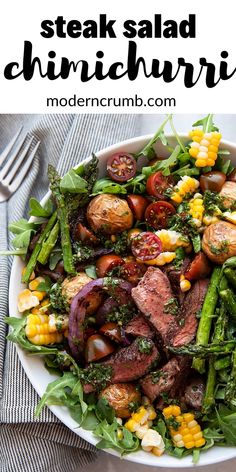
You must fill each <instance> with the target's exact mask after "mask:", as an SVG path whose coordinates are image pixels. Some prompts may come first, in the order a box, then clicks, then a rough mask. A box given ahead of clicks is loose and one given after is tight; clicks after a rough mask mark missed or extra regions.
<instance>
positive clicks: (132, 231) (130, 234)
mask: <svg viewBox="0 0 236 472" xmlns="http://www.w3.org/2000/svg"><path fill="white" fill-rule="evenodd" d="M140 233H142V230H141V229H140V228H132V229H130V230H129V231H128V242H129V244H130V243H131V241H132V239H133V238H135V236H138V234H140Z"/></svg>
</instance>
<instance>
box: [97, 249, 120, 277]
mask: <svg viewBox="0 0 236 472" xmlns="http://www.w3.org/2000/svg"><path fill="white" fill-rule="evenodd" d="M122 264H124V260H123V259H122V258H121V257H120V256H117V255H116V254H106V255H105V256H101V257H99V259H98V260H97V262H96V272H97V276H98V277H105V275H106V274H107V273H108V272H110V270H112V269H114V267H117V266H119V265H122Z"/></svg>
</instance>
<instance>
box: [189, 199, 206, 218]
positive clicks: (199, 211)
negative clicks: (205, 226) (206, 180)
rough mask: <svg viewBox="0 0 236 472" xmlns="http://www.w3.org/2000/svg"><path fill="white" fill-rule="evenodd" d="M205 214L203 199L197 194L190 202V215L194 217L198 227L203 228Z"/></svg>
mask: <svg viewBox="0 0 236 472" xmlns="http://www.w3.org/2000/svg"><path fill="white" fill-rule="evenodd" d="M203 213H204V205H203V197H202V195H201V194H200V193H196V194H195V195H194V196H193V198H192V199H191V200H190V202H189V214H190V215H191V216H192V218H193V220H194V221H195V223H196V226H201V223H202V218H203Z"/></svg>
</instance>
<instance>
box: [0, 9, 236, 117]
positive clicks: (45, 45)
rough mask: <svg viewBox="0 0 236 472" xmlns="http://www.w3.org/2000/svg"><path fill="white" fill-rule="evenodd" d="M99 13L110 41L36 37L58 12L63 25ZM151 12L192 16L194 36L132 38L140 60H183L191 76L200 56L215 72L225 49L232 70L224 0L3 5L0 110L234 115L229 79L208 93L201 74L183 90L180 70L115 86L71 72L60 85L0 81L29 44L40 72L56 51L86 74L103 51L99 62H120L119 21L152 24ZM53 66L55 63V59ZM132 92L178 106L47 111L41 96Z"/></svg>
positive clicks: (231, 32) (229, 17)
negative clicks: (167, 79) (107, 21)
mask: <svg viewBox="0 0 236 472" xmlns="http://www.w3.org/2000/svg"><path fill="white" fill-rule="evenodd" d="M101 13H107V15H108V16H109V17H110V18H111V19H116V20H117V23H116V25H115V28H116V31H117V36H118V38H117V39H102V40H100V39H83V38H78V39H72V38H67V39H60V38H56V37H54V38H52V39H44V38H42V36H41V35H40V30H41V27H40V24H41V21H42V20H44V19H52V20H55V19H56V17H57V16H58V15H63V16H64V17H65V19H66V20H68V21H69V20H71V19H78V20H80V21H84V20H86V19H97V18H98V15H99V14H101ZM154 13H157V14H158V13H159V14H160V13H161V14H162V16H163V21H164V20H167V19H175V20H177V21H180V20H182V19H186V18H187V17H188V15H189V13H195V14H196V16H197V35H196V39H182V38H180V39H177V40H176V39H139V40H136V41H137V43H138V52H139V55H142V56H144V57H145V58H146V62H147V64H150V61H151V59H152V58H158V59H159V60H160V61H163V60H170V61H172V62H173V64H176V60H177V58H178V57H184V58H185V60H186V61H189V62H191V63H193V64H194V65H195V66H196V67H197V68H196V73H197V71H199V58H200V57H206V58H207V59H208V60H209V61H210V62H214V63H215V64H216V68H218V67H219V62H220V52H221V51H222V50H227V51H228V52H229V59H228V62H229V64H230V70H231V71H232V70H233V69H234V66H236V54H235V2H234V1H233V0H228V1H227V0H226V1H225V2H217V1H215V0H214V1H213V0H207V1H205V0H198V1H197V2H196V1H192V0H181V1H177V0H165V1H164V2H160V1H159V2H158V1H157V0H148V1H146V2H143V1H139V0H135V1H134V0H129V1H123V0H120V1H119V2H114V1H111V0H99V1H96V0H86V1H83V2H82V1H80V0H68V1H67V2H66V1H65V0H49V1H48V0H41V1H40V0H39V1H35V2H32V0H21V1H13V0H8V2H5V3H4V10H3V11H1V29H0V45H1V57H0V112H1V113H7V112H8V113H14V112H17V113H18V112H29V113H36V112H46V113H49V112H51V113H55V112H58V113H62V112H75V113H77V112H80V113H82V112H83V113H85V112H101V113H104V112H106V113H107V112H116V113H120V112H130V113H135V112H137V113H140V112H145V113H157V112H158V113H165V112H166V111H168V112H169V111H173V112H178V113H180V112H183V113H191V112H195V113H196V112H197V113H207V112H209V111H211V112H218V113H219V112H223V113H230V112H231V113H234V111H235V101H236V94H235V85H236V75H235V76H234V77H233V78H232V79H230V80H228V81H225V82H221V83H220V84H218V85H217V86H216V87H215V88H213V89H208V88H207V87H206V86H205V84H204V75H203V76H202V77H201V79H200V80H199V82H198V84H197V85H196V86H195V87H193V88H191V89H186V88H185V87H184V85H183V72H181V74H180V75H179V76H178V78H177V79H176V80H175V81H174V82H172V83H170V84H166V83H164V82H163V80H162V79H154V78H149V79H147V78H144V77H143V74H142V73H141V74H140V77H139V78H138V79H136V80H135V81H134V82H129V80H128V79H127V78H123V79H120V80H117V81H112V80H110V79H106V80H104V81H96V80H95V79H93V80H92V81H90V82H87V83H81V82H80V78H79V74H78V73H75V74H72V75H71V77H69V78H68V79H67V80H62V79H58V80H55V81H49V80H48V79H47V78H44V79H43V78H40V77H39V76H38V74H37V73H36V74H35V76H34V78H33V79H32V80H31V81H29V82H26V81H24V79H23V78H22V77H21V78H18V79H15V80H12V81H8V80H6V79H4V75H3V71H4V67H5V65H6V64H8V63H9V62H12V61H19V62H20V63H21V62H22V56H23V43H24V40H29V41H31V42H32V43H33V51H34V54H35V55H37V56H39V57H40V58H41V59H42V65H43V67H44V68H45V67H46V64H47V60H48V52H49V51H50V50H55V51H56V52H57V57H58V58H59V59H60V58H61V56H63V55H64V56H65V57H68V58H69V59H70V60H75V61H77V60H79V59H86V60H88V61H89V62H90V64H91V68H92V69H91V72H92V70H93V64H94V60H95V54H96V51H97V50H99V49H102V50H103V51H104V53H105V59H106V60H105V61H104V63H105V64H107V65H108V64H111V63H113V62H115V61H118V60H121V61H125V59H126V56H127V47H128V40H127V39H126V38H124V37H123V36H122V23H123V21H124V20H125V19H136V20H141V19H152V18H153V15H154ZM59 62H60V61H59ZM135 93H137V94H140V95H142V96H143V97H144V98H145V97H149V96H153V97H162V98H163V97H175V98H176V103H177V107H176V108H175V109H172V110H170V109H166V108H163V107H162V108H147V107H146V108H143V110H142V109H140V108H137V109H134V108H127V109H124V108H100V109H95V108H92V109H91V108H86V109H85V108H78V107H76V108H71V107H67V108H65V107H61V108H60V107H59V108H57V109H56V108H50V109H48V108H46V97H48V96H54V97H66V98H69V97H71V96H73V95H74V94H76V95H77V96H78V97H86V96H87V97H96V96H98V97H99V96H116V97H119V96H133V95H134V94H135Z"/></svg>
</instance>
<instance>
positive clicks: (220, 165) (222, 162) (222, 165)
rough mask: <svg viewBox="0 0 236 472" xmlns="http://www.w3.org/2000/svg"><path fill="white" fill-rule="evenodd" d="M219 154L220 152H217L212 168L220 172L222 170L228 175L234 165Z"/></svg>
mask: <svg viewBox="0 0 236 472" xmlns="http://www.w3.org/2000/svg"><path fill="white" fill-rule="evenodd" d="M219 154H220V153H218V157H217V159H216V163H215V167H214V168H215V169H216V170H219V171H220V172H223V173H224V174H226V175H229V174H230V173H231V172H232V171H233V170H234V166H233V164H232V162H231V160H230V159H224V158H223V157H221V155H219ZM221 154H222V153H221Z"/></svg>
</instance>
